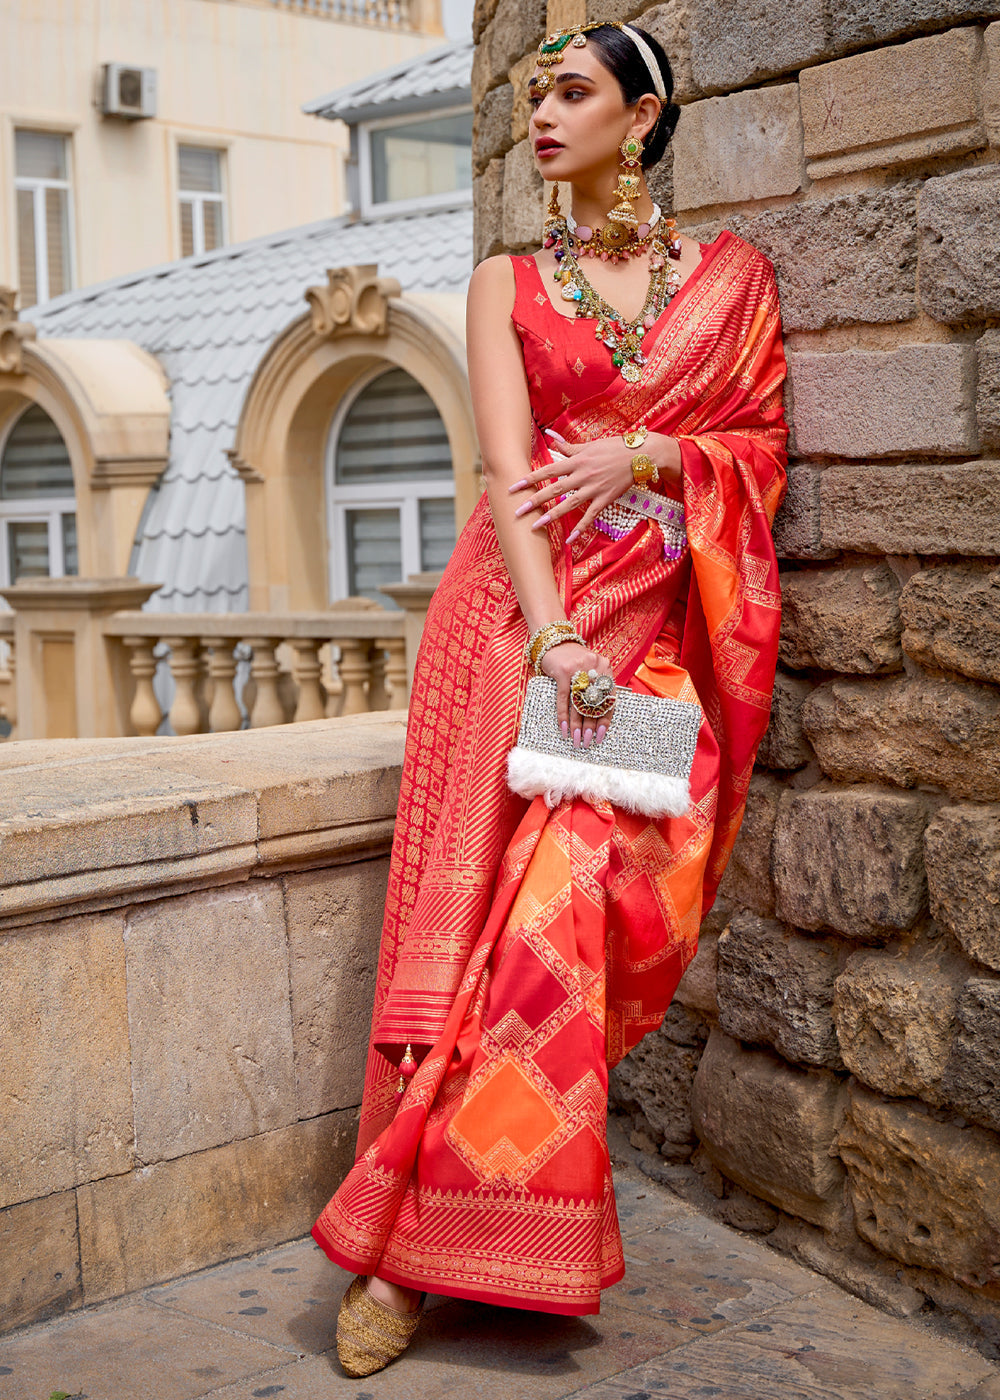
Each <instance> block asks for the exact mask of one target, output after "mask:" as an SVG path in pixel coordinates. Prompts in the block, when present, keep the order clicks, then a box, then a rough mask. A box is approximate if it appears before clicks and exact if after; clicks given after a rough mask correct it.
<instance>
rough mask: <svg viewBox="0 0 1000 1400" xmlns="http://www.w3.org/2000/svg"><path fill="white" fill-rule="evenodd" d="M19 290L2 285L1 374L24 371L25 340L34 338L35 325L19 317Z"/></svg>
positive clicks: (0, 321)
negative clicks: (20, 319)
mask: <svg viewBox="0 0 1000 1400" xmlns="http://www.w3.org/2000/svg"><path fill="white" fill-rule="evenodd" d="M16 303H17V292H16V291H15V290H14V288H13V287H0V374H23V373H24V342H25V341H26V340H34V338H35V327H34V326H33V325H32V324H31V322H30V321H19V320H18V319H17V305H16Z"/></svg>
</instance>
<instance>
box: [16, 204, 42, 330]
mask: <svg viewBox="0 0 1000 1400" xmlns="http://www.w3.org/2000/svg"><path fill="white" fill-rule="evenodd" d="M17 275H18V279H19V283H20V292H21V305H22V306H34V304H35V302H36V301H37V300H38V268H37V265H36V262H35V194H34V191H33V190H18V192H17Z"/></svg>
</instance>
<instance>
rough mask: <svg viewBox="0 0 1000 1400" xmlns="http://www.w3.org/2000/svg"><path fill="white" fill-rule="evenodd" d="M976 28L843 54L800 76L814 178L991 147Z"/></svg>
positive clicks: (808, 155)
mask: <svg viewBox="0 0 1000 1400" xmlns="http://www.w3.org/2000/svg"><path fill="white" fill-rule="evenodd" d="M980 47H981V40H980V37H979V32H978V31H977V30H976V29H971V28H970V29H953V30H951V31H949V32H948V33H946V34H933V35H928V36H927V37H926V38H922V39H914V40H912V41H911V42H910V43H907V44H899V45H896V46H893V47H889V48H886V47H880V48H876V49H873V50H872V51H871V52H869V53H861V54H857V55H855V56H854V57H852V58H842V59H838V60H837V61H836V62H834V63H824V64H821V65H820V66H819V67H816V68H807V69H805V70H804V71H803V72H802V74H801V75H800V79H799V85H800V87H801V90H802V91H801V96H802V124H803V131H804V137H805V152H806V156H807V157H808V158H809V165H808V171H809V177H810V179H813V180H820V179H823V178H825V177H827V176H830V175H846V174H849V173H850V172H852V171H855V170H865V169H867V168H869V167H871V166H878V167H885V166H890V167H891V166H896V165H900V164H904V163H906V162H909V161H915V160H926V159H928V158H929V157H932V156H942V155H947V154H952V153H958V152H963V151H975V150H979V149H981V148H982V147H983V146H985V145H986V129H985V126H984V125H983V122H982V120H981V118H980V115H979V106H978V99H977V88H978V72H977V65H978V60H979V53H980Z"/></svg>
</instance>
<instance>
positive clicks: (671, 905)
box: [313, 233, 786, 1313]
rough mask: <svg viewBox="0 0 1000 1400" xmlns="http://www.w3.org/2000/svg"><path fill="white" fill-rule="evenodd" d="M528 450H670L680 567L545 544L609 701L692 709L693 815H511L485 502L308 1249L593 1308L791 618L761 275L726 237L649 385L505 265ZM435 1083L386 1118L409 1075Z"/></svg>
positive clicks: (452, 595)
mask: <svg viewBox="0 0 1000 1400" xmlns="http://www.w3.org/2000/svg"><path fill="white" fill-rule="evenodd" d="M512 261H513V266H514V273H515V281H516V284H517V296H516V300H515V306H514V312H513V319H514V322H515V325H516V327H517V330H518V334H519V335H520V337H521V341H522V346H523V349H524V360H525V373H526V378H527V382H528V389H529V395H530V398H531V404H532V411H533V415H534V420H535V425H536V432H535V439H534V449H533V454H532V466H533V467H538V466H544V465H546V464H548V463H549V461H550V456H549V453H548V449H547V448H546V446H545V444H544V440H543V438H542V436H541V433H540V432H539V431H538V429H539V428H540V427H541V426H542V425H544V426H548V427H554V428H556V429H557V430H558V431H559V432H561V433H562V435H563V436H564V437H565V438H566V439H567V440H568V441H570V442H583V441H588V440H591V439H593V438H596V437H609V436H615V435H617V434H620V433H622V432H625V431H627V430H628V429H630V428H634V427H636V426H637V425H638V424H644V425H645V426H646V427H648V428H649V429H650V431H654V432H663V433H668V434H671V435H673V436H675V437H677V438H678V439H679V440H680V444H681V457H682V483H681V486H682V491H683V500H684V506H685V513H686V521H687V534H688V548H687V549H686V550H685V551H684V553H683V554H682V557H681V558H680V559H671V558H666V557H665V555H664V548H663V535H662V533H661V531H660V528H659V526H658V525H657V524H656V523H655V522H654V521H652V520H647V519H645V518H643V519H642V520H641V522H640V523H638V524H637V525H635V526H634V527H633V528H632V529H631V530H629V531H628V532H627V533H626V534H625V535H623V536H622V537H621V538H617V539H610V538H608V537H607V535H605V534H603V533H602V532H601V531H600V530H599V529H596V528H593V527H591V528H589V529H588V530H586V531H584V532H583V534H582V535H581V536H580V537H579V538H578V539H577V541H575V542H574V544H573V545H572V546H570V545H568V544H567V542H566V537H567V535H568V534H569V532H570V531H571V530H572V528H573V525H574V524H575V523H576V522H577V521H578V520H579V519H580V516H581V514H582V512H581V511H577V512H571V513H569V514H567V515H565V516H563V517H562V518H560V519H559V520H557V521H554V522H553V523H552V524H551V525H550V526H549V541H550V547H551V554H552V563H553V570H554V573H555V578H556V582H557V585H558V586H559V588H560V591H561V593H562V596H563V598H564V601H565V604H566V610H567V616H569V617H570V618H571V619H572V621H573V623H574V624H575V625H576V627H577V628H578V630H580V631H581V632H582V633H583V635H584V636H586V637H587V639H588V641H589V642H590V644H591V645H592V646H593V647H594V649H595V650H597V651H599V652H601V653H602V654H603V655H605V656H607V657H608V659H609V661H610V663H611V666H612V669H613V670H614V673H615V678H616V680H617V682H618V684H619V685H623V684H627V685H630V686H632V688H633V689H636V690H640V691H644V692H647V693H654V694H660V695H670V696H673V697H675V698H678V699H684V700H696V701H698V703H700V705H701V707H702V711H703V721H702V725H701V730H700V733H699V739H698V744H697V749H696V753H695V760H694V766H693V769H692V773H691V779H690V789H691V806H690V808H689V810H688V812H687V813H686V815H685V816H683V817H675V818H665V819H660V820H652V819H650V818H647V817H642V816H635V815H631V814H629V813H626V812H624V811H622V810H621V809H619V808H616V807H612V806H611V805H610V804H608V803H601V804H594V805H592V804H589V803H587V802H585V801H582V800H579V799H575V800H572V801H567V802H564V803H563V804H562V805H560V806H558V807H557V808H555V809H553V810H551V811H550V810H549V809H548V808H547V807H546V806H545V803H544V800H543V798H541V797H538V798H535V799H534V801H532V802H530V803H529V802H528V801H526V800H525V799H523V798H520V797H517V796H516V795H515V794H513V793H512V792H510V790H509V789H508V787H507V783H506V760H507V754H508V752H509V750H510V749H511V748H512V747H513V745H514V744H515V742H516V739H517V733H518V727H519V720H520V711H521V705H522V701H523V697H524V690H525V685H526V682H527V675H528V668H527V663H526V662H525V659H524V655H523V650H524V644H525V640H526V636H527V630H526V626H525V623H524V619H523V618H522V616H521V612H520V609H519V607H518V603H517V598H516V596H515V594H514V590H513V586H512V584H511V582H510V578H509V575H508V574H507V570H506V567H505V565H504V561H503V557H502V554H501V552H500V548H499V545H498V542H497V538H496V533H495V530H494V528H493V523H492V518H491V514H490V508H489V503H488V500H487V498H486V496H485V495H484V496H483V497H482V499H481V500H480V501H479V504H478V505H477V507H476V509H475V510H474V512H473V514H472V516H471V518H470V520H469V522H468V524H467V525H466V527H465V529H464V531H463V532H462V535H461V537H460V539H459V541H458V544H457V545H456V548H455V551H454V553H453V555H452V558H451V561H450V562H449V565H448V567H447V569H446V570H445V573H444V577H443V579H442V581H441V584H440V585H439V587H438V589H437V590H436V592H435V594H434V598H433V600H432V604H431V608H430V611H429V613H428V617H427V624H426V627H425V629H424V634H423V638H422V641H421V645H420V648H419V652H418V656H417V662H416V671H415V676H414V684H413V687H412V699H411V704H410V713H409V721H408V731H407V746H406V755H405V759H404V765H403V774H402V784H401V790H400V801H399V809H398V816H397V821H396V829H395V836H394V841H393V849H392V858H391V861H390V872H389V888H388V895H387V899H386V911H385V921H384V926H383V934H382V944H381V949H380V956H379V967H378V974H377V982H376V992H375V1010H374V1017H373V1025H372V1034H371V1044H370V1050H369V1056H368V1064H367V1071H366V1079H365V1089H364V1099H363V1104H362V1114H361V1126H360V1134H359V1143H358V1152H359V1155H358V1159H357V1161H356V1163H355V1166H354V1167H353V1169H352V1170H351V1172H350V1173H349V1174H348V1176H347V1178H346V1180H345V1181H344V1183H343V1185H342V1186H341V1188H340V1189H339V1190H338V1192H337V1193H336V1194H335V1196H334V1197H333V1199H332V1200H331V1201H330V1202H329V1204H328V1205H327V1206H326V1208H325V1209H324V1211H323V1213H322V1215H321V1216H320V1218H319V1220H318V1221H317V1222H316V1225H315V1226H314V1229H313V1235H314V1237H315V1238H316V1240H317V1242H318V1243H319V1244H320V1245H321V1246H322V1248H323V1249H324V1250H325V1251H326V1252H327V1254H328V1255H329V1256H330V1257H331V1258H332V1259H333V1260H334V1261H335V1262H337V1263H339V1264H341V1265H342V1266H343V1267H345V1268H348V1269H351V1270H353V1271H355V1272H358V1273H362V1274H372V1273H376V1272H377V1273H378V1274H379V1275H380V1276H381V1277H382V1278H385V1279H388V1280H390V1281H393V1282H396V1283H399V1284H402V1285H404V1286H409V1287H415V1288H420V1289H426V1290H428V1291H431V1292H438V1293H444V1294H449V1295H451V1296H455V1297H465V1298H473V1299H479V1300H481V1301H485V1302H492V1303H499V1304H505V1305H513V1306H522V1307H529V1308H534V1309H538V1310H542V1311H549V1312H560V1313H588V1312H595V1311H597V1310H598V1309H599V1305H600V1290H601V1289H602V1288H604V1287H608V1286H609V1285H610V1284H612V1283H614V1282H616V1281H617V1279H618V1278H620V1277H621V1275H622V1273H623V1270H624V1264H623V1260H622V1252H621V1239H620V1234H619V1231H618V1223H617V1217H616V1214H615V1206H614V1193H613V1189H612V1185H611V1178H610V1163H609V1159H608V1151H607V1142H606V1115H607V1085H608V1067H609V1066H611V1065H614V1064H615V1063H616V1062H617V1061H618V1060H619V1059H620V1058H621V1057H622V1056H623V1055H625V1054H626V1053H627V1052H628V1051H629V1050H630V1049H631V1048H632V1047H633V1046H634V1045H635V1044H636V1043H637V1042H638V1041H639V1040H640V1039H641V1038H642V1036H643V1035H645V1034H646V1033H647V1032H648V1031H651V1030H654V1029H655V1028H656V1027H657V1026H658V1025H659V1023H660V1021H661V1020H662V1018H663V1015H664V1013H665V1012H666V1009H667V1007H668V1005H669V1003H670V1000H671V998H672V996H673V994H674V991H675V990H676V987H677V983H678V982H679V980H680V977H681V975H682V973H683V971H684V968H685V967H686V966H687V964H688V962H689V961H690V959H691V957H693V955H694V952H695V949H696V946H697V939H698V928H699V925H700V922H701V918H702V915H703V912H704V911H705V910H707V909H708V908H709V907H710V906H711V904H712V901H713V899H714V897H715V890H716V887H717V885H718V881H719V879H720V878H721V876H722V873H723V870H724V869H725V865H726V861H727V860H728V857H729V854H730V852H731V850H732V846H733V842H734V841H735V838H736V834H737V831H738V829H739V824H740V820H741V817H742V813H743V808H744V805H745V801H746V793H747V788H748V785H749V779H750V773H751V769H752V766H753V761H754V756H755V753H756V750H757V746H758V744H759V742H760V739H761V737H762V735H763V732H764V729H765V727H766V725H767V720H768V714H769V709H770V698H771V690H772V686H773V680H774V670H775V664H776V660H777V643H778V626H779V621H780V597H779V591H778V579H777V563H776V560H775V554H774V546H773V544H772V541H771V523H772V520H773V517H774V512H775V510H776V509H777V507H778V504H779V503H780V500H781V496H782V493H783V490H784V484H785V474H784V464H785V455H784V448H785V439H786V429H785V426H784V422H783V417H782V407H781V384H782V381H783V378H784V373H785V364H784V356H783V353H782V348H781V335H780V321H779V314H778V302H777V293H776V289H775V284H774V276H773V272H772V270H771V266H770V264H769V263H768V262H767V261H766V259H764V258H763V257H762V256H761V255H760V254H758V253H757V252H756V251H755V250H754V249H752V248H751V247H749V245H747V244H745V243H743V242H742V241H741V240H740V239H738V238H736V237H735V236H733V235H732V234H729V233H725V234H723V235H722V236H721V237H720V238H719V239H718V240H717V241H716V243H714V244H712V245H711V246H710V247H709V248H708V249H707V250H703V257H702V262H701V264H700V266H699V268H698V270H697V271H696V272H695V273H694V274H693V276H692V277H691V278H690V279H689V280H688V282H687V283H686V284H685V285H684V287H683V288H682V289H681V291H680V293H679V294H678V295H677V297H675V299H674V301H673V302H672V303H671V304H670V305H669V306H668V308H667V309H666V311H665V312H664V314H663V316H662V317H661V318H660V320H659V321H658V322H657V323H656V325H655V326H654V327H653V328H652V329H651V330H650V331H649V332H648V334H647V336H646V339H645V341H644V350H645V353H646V355H647V357H648V364H647V366H646V368H645V370H644V373H643V377H642V379H641V380H640V381H639V383H637V384H628V383H626V382H625V381H623V380H622V379H621V377H620V376H619V375H618V373H617V371H616V370H615V369H613V367H612V366H611V365H610V355H609V354H608V351H607V350H606V348H605V347H604V346H603V344H601V343H599V342H597V343H595V340H594V335H593V324H592V323H591V322H589V321H579V322H578V321H572V320H569V319H568V318H566V317H563V316H562V315H560V313H559V312H558V311H557V310H556V308H555V306H554V305H553V303H552V302H551V300H550V299H549V297H548V295H547V293H546V291H545V288H544V284H543V283H542V281H541V278H540V275H539V272H538V269H537V265H536V264H535V262H534V259H532V258H514V259H512ZM407 1043H410V1044H411V1045H412V1046H413V1048H414V1051H415V1052H416V1054H417V1056H418V1058H419V1059H420V1061H421V1062H420V1066H419V1069H418V1071H417V1073H416V1075H415V1076H414V1078H413V1079H412V1080H411V1081H410V1083H409V1085H408V1087H407V1089H406V1092H405V1095H404V1097H403V1099H402V1102H401V1103H400V1104H399V1106H398V1107H397V1101H396V1094H395V1090H396V1084H397V1080H398V1070H397V1068H396V1066H397V1065H398V1063H399V1059H400V1057H401V1055H402V1051H403V1048H404V1046H405V1045H406V1044H407Z"/></svg>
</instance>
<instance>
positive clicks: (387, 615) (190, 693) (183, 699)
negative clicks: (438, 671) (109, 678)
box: [103, 598, 409, 735]
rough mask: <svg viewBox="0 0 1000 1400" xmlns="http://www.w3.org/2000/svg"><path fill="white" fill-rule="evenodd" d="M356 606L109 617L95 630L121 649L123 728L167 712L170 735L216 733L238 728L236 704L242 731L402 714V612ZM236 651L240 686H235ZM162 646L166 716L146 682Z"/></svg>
mask: <svg viewBox="0 0 1000 1400" xmlns="http://www.w3.org/2000/svg"><path fill="white" fill-rule="evenodd" d="M366 602H367V600H365V599H363V598H362V599H352V600H350V605H349V606H344V605H338V606H336V607H334V608H331V609H330V610H329V611H327V612H312V613H225V614H205V613H167V614H165V613H145V612H119V613H115V614H114V616H112V617H110V618H108V619H107V621H105V623H104V625H103V631H104V635H105V637H108V638H114V639H116V640H117V641H118V642H119V643H120V644H121V646H123V647H124V648H125V649H126V651H127V652H128V664H129V669H130V671H131V674H132V677H133V679H134V682H135V692H134V694H133V697H132V703H131V706H130V708H129V719H130V721H131V728H132V731H133V732H134V733H136V734H155V733H156V732H157V731H158V729H159V728H160V725H161V723H162V721H163V720H164V719H165V718H168V719H169V722H170V728H171V729H172V731H173V733H174V734H179V735H186V734H201V733H208V732H210V733H213V734H218V733H222V732H225V731H227V730H233V729H240V728H242V727H243V724H244V710H245V711H246V715H247V718H248V721H249V727H250V728H251V729H263V728H267V727H268V726H270V725H274V724H287V723H289V722H290V721H298V722H304V721H306V720H313V719H324V718H326V719H333V718H336V717H338V716H340V715H356V714H363V713H366V712H368V711H371V710H385V709H389V708H391V709H401V710H405V709H406V707H407V705H408V704H409V687H408V681H407V668H406V639H405V635H404V629H405V618H404V616H403V613H402V612H399V611H391V612H390V611H389V609H387V608H381V607H379V605H378V604H377V603H370V604H368V605H367V606H366ZM241 651H242V652H244V653H245V654H246V655H245V660H246V662H247V664H248V667H249V683H248V684H246V685H244V686H242V687H239V686H237V684H236V682H237V675H238V671H239V669H240V659H241V656H240V653H241ZM164 652H166V659H165V664H166V665H167V666H168V667H169V671H170V675H171V677H172V679H173V683H174V694H173V699H172V702H171V704H170V708H169V711H168V713H167V715H164V713H163V710H162V708H161V705H160V701H159V699H158V698H157V694H156V690H155V688H154V676H155V674H156V671H157V668H158V665H159V664H160V662H159V659H158V658H159V657H160V655H161V654H162V653H164ZM281 654H283V655H284V657H285V658H286V666H284V667H283V666H282V664H281V660H280V656H281ZM237 689H242V699H243V705H242V707H241V704H240V700H239V699H238V698H237Z"/></svg>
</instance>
